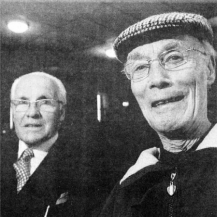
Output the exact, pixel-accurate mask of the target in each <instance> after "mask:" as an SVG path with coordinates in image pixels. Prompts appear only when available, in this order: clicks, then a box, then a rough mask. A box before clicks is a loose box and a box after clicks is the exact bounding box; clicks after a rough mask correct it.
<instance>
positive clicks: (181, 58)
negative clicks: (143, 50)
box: [124, 47, 209, 82]
mask: <svg viewBox="0 0 217 217" xmlns="http://www.w3.org/2000/svg"><path fill="white" fill-rule="evenodd" d="M189 51H196V52H199V53H201V54H203V55H206V56H207V55H209V54H207V53H206V52H204V51H201V50H198V49H196V48H193V47H192V48H187V49H185V50H179V49H172V50H168V51H165V52H163V53H161V54H160V55H159V56H158V58H156V59H150V60H148V59H142V60H133V61H131V62H129V63H128V64H126V65H125V67H124V73H125V74H126V76H127V78H128V79H129V80H132V81H133V82H138V81H141V80H143V79H145V78H147V77H148V75H149V71H150V67H151V63H152V62H153V61H156V60H157V61H158V62H159V64H160V65H161V67H163V68H164V69H166V70H170V71H175V70H180V69H183V67H184V66H185V64H186V63H188V62H190V60H192V58H190V55H189Z"/></svg>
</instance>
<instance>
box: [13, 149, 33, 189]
mask: <svg viewBox="0 0 217 217" xmlns="http://www.w3.org/2000/svg"><path fill="white" fill-rule="evenodd" d="M32 157H34V153H33V151H32V149H30V148H28V149H26V150H25V151H24V152H23V154H22V155H21V157H20V159H19V160H18V161H17V162H16V163H14V164H13V166H14V169H15V170H16V177H17V192H18V193H19V191H20V190H21V189H22V187H23V186H24V185H25V184H26V182H27V180H28V179H29V177H30V160H31V158H32Z"/></svg>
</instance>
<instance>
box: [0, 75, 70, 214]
mask: <svg viewBox="0 0 217 217" xmlns="http://www.w3.org/2000/svg"><path fill="white" fill-rule="evenodd" d="M65 106H66V90H65V87H64V85H63V84H62V82H61V81H60V80H59V79H57V78H56V77H54V76H52V75H49V74H47V73H44V72H33V73H29V74H25V75H23V76H21V77H19V78H18V79H16V80H15V81H14V83H13V85H12V88H11V124H14V127H15V132H16V136H17V137H18V140H19V141H16V140H13V141H8V140H7V141H2V153H1V156H2V157H1V216H2V217H5V216H7V217H8V216H17V217H19V216H22V217H23V216H28V217H34V216H35V217H36V216H37V217H40V216H41V217H42V216H73V208H72V207H71V202H70V201H69V200H68V193H69V187H72V186H73V181H72V179H71V178H70V174H71V173H72V172H71V171H70V170H71V165H70V153H68V152H67V151H68V150H67V149H66V145H67V144H66V143H67V142H68V141H65V140H64V138H60V135H59V134H58V130H59V128H60V125H61V123H62V121H63V120H64V118H65ZM67 200H68V201H67Z"/></svg>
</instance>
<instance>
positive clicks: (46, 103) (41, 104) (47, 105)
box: [11, 99, 63, 112]
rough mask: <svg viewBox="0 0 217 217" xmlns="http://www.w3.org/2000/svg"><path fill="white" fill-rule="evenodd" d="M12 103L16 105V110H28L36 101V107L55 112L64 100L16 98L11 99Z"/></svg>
mask: <svg viewBox="0 0 217 217" xmlns="http://www.w3.org/2000/svg"><path fill="white" fill-rule="evenodd" d="M11 103H12V104H13V105H14V106H15V111H16V112H26V111H27V110H28V109H29V107H30V104H31V103H35V106H36V108H37V109H39V110H40V111H45V112H54V111H55V110H56V108H57V105H58V104H59V103H61V104H63V102H62V101H59V100H54V99H39V100H36V101H29V100H23V99H14V100H11Z"/></svg>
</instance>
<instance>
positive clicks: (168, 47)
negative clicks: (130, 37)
mask: <svg viewBox="0 0 217 217" xmlns="http://www.w3.org/2000/svg"><path fill="white" fill-rule="evenodd" d="M180 46H181V45H180V42H179V41H174V42H171V43H168V44H166V45H165V46H163V47H162V48H161V51H160V53H161V52H164V51H168V50H171V49H174V48H177V47H180ZM147 57H148V56H147V55H146V54H145V53H144V54H143V53H138V52H134V53H131V54H129V55H128V57H127V60H142V59H145V58H147Z"/></svg>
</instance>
